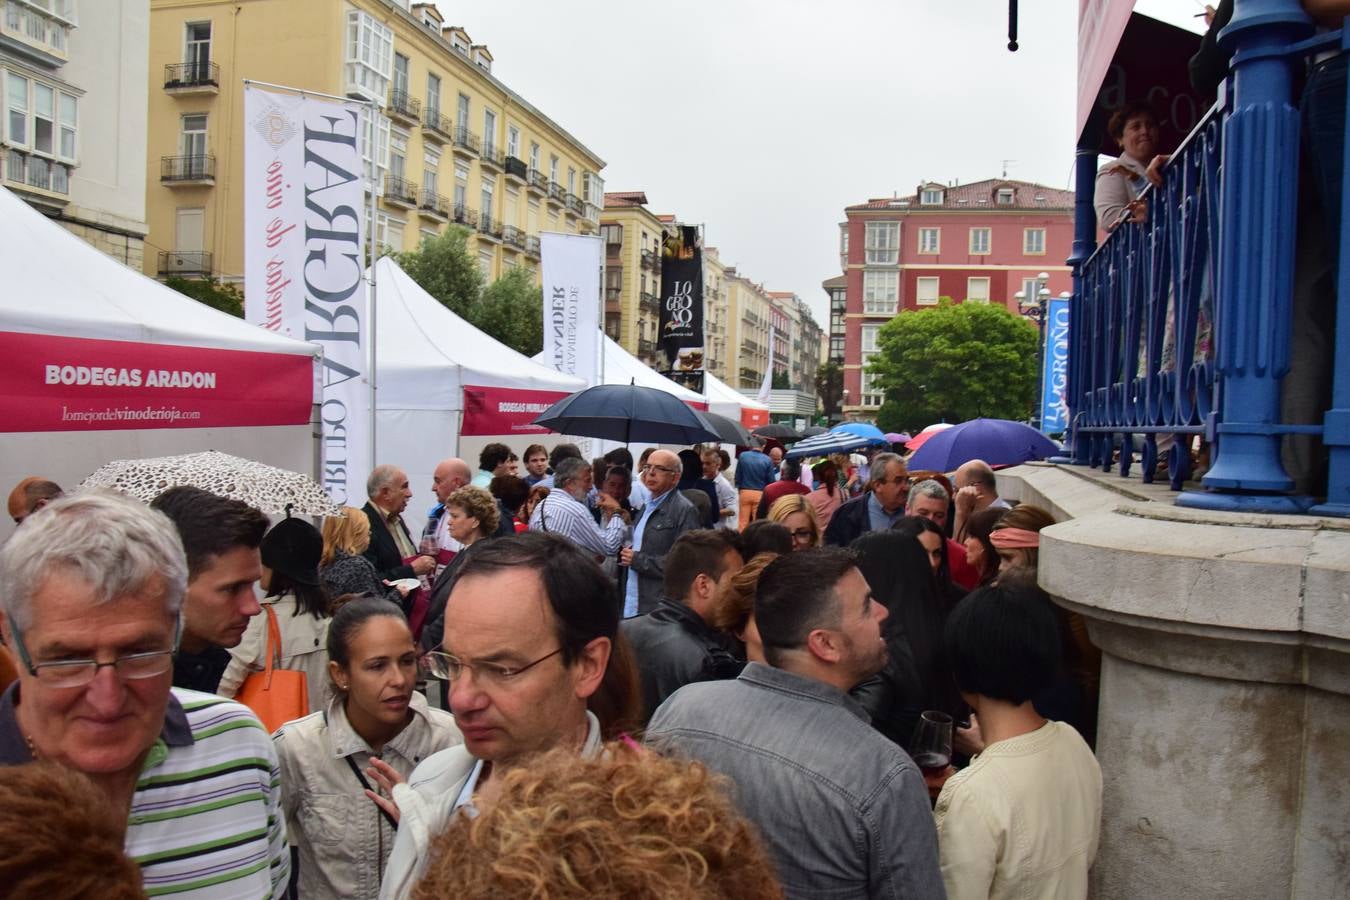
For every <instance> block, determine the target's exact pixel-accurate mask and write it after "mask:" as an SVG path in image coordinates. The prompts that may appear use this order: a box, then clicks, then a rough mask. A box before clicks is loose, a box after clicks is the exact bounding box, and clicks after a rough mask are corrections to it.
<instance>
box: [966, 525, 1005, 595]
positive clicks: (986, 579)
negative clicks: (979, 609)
mask: <svg viewBox="0 0 1350 900" xmlns="http://www.w3.org/2000/svg"><path fill="white" fill-rule="evenodd" d="M1005 512H1007V510H1004V509H982V510H980V511H979V512H977V513H972V514H971V516H970V518H969V519H967V520H966V528H965V546H966V564H967V565H969V566H970V567H971V568H972V569H974V570H975V571H977V572H979V573H980V585H986V584H992V583H993V581H994V579H995V578H997V577H998V567H999V563H1000V560H999V555H998V548H997V547H995V546H994V544H993V542H992V541H990V540H989V534H990V532H992V531H993V530H994V526H995V525H997V524H998V520H999V519H1001V518H1003V514H1004V513H1005Z"/></svg>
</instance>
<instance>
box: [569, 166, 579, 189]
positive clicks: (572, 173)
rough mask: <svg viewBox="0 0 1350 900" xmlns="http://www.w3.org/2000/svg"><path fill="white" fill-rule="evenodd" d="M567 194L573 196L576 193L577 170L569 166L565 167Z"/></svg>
mask: <svg viewBox="0 0 1350 900" xmlns="http://www.w3.org/2000/svg"><path fill="white" fill-rule="evenodd" d="M567 193H569V194H571V195H573V196H576V193H577V170H576V169H574V168H572V167H571V166H568V167H567Z"/></svg>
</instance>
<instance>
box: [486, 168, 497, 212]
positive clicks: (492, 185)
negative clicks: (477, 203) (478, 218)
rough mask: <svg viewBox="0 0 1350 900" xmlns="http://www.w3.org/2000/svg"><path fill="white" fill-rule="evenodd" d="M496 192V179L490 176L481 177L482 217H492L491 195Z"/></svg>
mask: <svg viewBox="0 0 1350 900" xmlns="http://www.w3.org/2000/svg"><path fill="white" fill-rule="evenodd" d="M496 191H497V179H495V178H493V177H492V176H491V175H484V176H483V215H485V216H490V215H492V195H493V194H494V193H496Z"/></svg>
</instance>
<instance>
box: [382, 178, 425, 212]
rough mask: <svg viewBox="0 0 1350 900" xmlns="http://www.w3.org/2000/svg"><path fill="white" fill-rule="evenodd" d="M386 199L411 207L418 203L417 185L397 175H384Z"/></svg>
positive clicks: (389, 201)
mask: <svg viewBox="0 0 1350 900" xmlns="http://www.w3.org/2000/svg"><path fill="white" fill-rule="evenodd" d="M384 199H385V202H386V203H396V204H399V205H401V206H406V207H408V208H409V209H411V208H412V207H414V206H416V205H417V185H416V184H414V183H413V182H411V181H408V180H407V179H405V178H400V177H398V176H397V175H386V176H384Z"/></svg>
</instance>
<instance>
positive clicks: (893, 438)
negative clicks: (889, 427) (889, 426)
mask: <svg viewBox="0 0 1350 900" xmlns="http://www.w3.org/2000/svg"><path fill="white" fill-rule="evenodd" d="M884 437H885V438H886V440H887V441H889V442H890V443H892V444H903V443H904V442H905V441H909V440H913V438H911V437H910V436H909V435H908V434H907V433H898V432H895V431H888V432H886V434H885V435H884Z"/></svg>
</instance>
